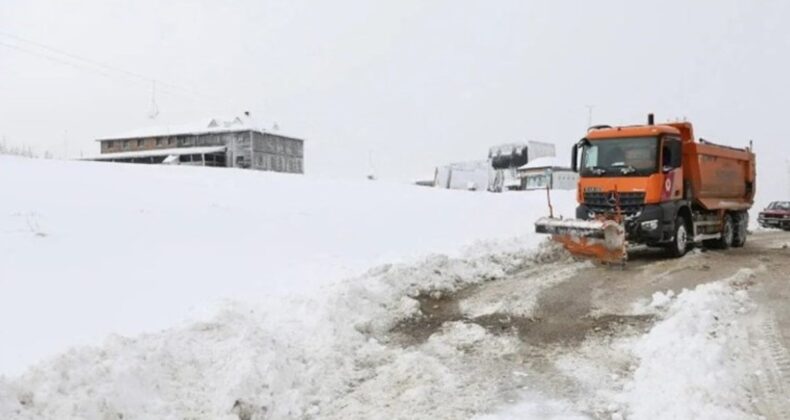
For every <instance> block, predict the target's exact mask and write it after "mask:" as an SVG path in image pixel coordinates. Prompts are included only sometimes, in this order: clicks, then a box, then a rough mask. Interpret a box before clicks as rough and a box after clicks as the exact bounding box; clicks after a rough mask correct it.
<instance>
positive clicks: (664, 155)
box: [661, 137, 681, 172]
mask: <svg viewBox="0 0 790 420" xmlns="http://www.w3.org/2000/svg"><path fill="white" fill-rule="evenodd" d="M680 159H681V146H680V140H678V139H676V138H672V137H667V138H665V139H664V145H663V146H662V147H661V167H662V169H663V170H664V171H665V172H666V171H671V170H672V169H675V168H679V167H680V164H681V160H680Z"/></svg>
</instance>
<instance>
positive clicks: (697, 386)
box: [623, 269, 758, 419]
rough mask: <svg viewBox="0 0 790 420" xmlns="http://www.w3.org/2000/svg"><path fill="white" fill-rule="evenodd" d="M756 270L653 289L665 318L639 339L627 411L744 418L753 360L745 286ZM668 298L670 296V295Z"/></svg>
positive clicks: (639, 416)
mask: <svg viewBox="0 0 790 420" xmlns="http://www.w3.org/2000/svg"><path fill="white" fill-rule="evenodd" d="M752 276H753V272H752V271H751V270H749V269H742V270H740V271H739V272H738V273H737V274H736V275H735V276H733V277H732V278H729V279H726V280H723V281H719V282H716V283H709V284H704V285H700V286H698V287H697V288H696V289H694V290H692V291H688V290H685V291H683V292H681V293H680V294H678V295H677V297H676V298H674V299H672V295H670V294H667V295H663V296H661V295H655V296H654V297H653V304H654V305H655V306H658V307H663V306H666V307H667V309H666V315H665V318H664V319H663V320H662V321H660V322H659V323H657V324H656V325H655V326H654V327H653V328H652V329H651V330H650V332H649V333H647V334H646V335H645V336H643V337H641V338H639V339H638V341H637V342H636V343H635V344H634V346H633V352H634V354H635V355H636V357H637V358H638V360H639V365H638V367H637V368H636V370H635V372H634V374H633V378H632V380H631V381H630V383H628V384H627V385H626V388H625V394H624V401H623V403H624V404H625V405H626V406H627V407H628V411H629V412H630V415H629V416H628V417H629V418H633V419H655V418H667V419H670V418H673V419H674V418H688V419H691V418H694V419H741V418H748V417H750V416H751V415H752V414H751V413H752V409H751V408H750V400H749V383H750V378H752V376H753V374H754V372H756V371H757V370H758V367H757V365H758V362H757V361H756V358H755V356H754V355H753V350H751V349H750V346H749V338H748V332H749V328H750V324H749V323H748V320H747V317H746V315H747V314H748V313H750V312H751V311H753V310H754V306H753V304H752V303H751V302H750V300H749V298H748V296H747V293H746V291H745V290H744V288H745V287H746V286H747V285H748V282H749V279H750V278H751V277H752ZM670 300H671V302H670Z"/></svg>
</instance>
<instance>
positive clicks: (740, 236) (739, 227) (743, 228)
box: [732, 211, 749, 248]
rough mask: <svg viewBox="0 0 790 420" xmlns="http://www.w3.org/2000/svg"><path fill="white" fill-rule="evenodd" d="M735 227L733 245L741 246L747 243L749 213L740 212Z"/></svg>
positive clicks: (736, 217)
mask: <svg viewBox="0 0 790 420" xmlns="http://www.w3.org/2000/svg"><path fill="white" fill-rule="evenodd" d="M734 219H735V220H734V224H735V229H734V230H733V236H732V246H733V247H735V248H740V247H742V246H744V245H745V244H746V235H747V230H748V227H749V213H747V212H745V211H742V212H738V213H737V214H736V215H735V218H734Z"/></svg>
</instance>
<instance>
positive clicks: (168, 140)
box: [167, 137, 176, 146]
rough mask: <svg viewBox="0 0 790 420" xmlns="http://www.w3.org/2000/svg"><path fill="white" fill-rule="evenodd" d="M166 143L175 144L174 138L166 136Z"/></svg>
mask: <svg viewBox="0 0 790 420" xmlns="http://www.w3.org/2000/svg"><path fill="white" fill-rule="evenodd" d="M167 144H168V146H172V145H174V144H176V139H174V138H173V137H168V138H167Z"/></svg>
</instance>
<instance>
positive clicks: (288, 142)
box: [88, 113, 304, 174]
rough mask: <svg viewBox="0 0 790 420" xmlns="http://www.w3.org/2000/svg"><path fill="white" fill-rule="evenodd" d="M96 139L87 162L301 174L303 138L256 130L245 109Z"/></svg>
mask: <svg viewBox="0 0 790 420" xmlns="http://www.w3.org/2000/svg"><path fill="white" fill-rule="evenodd" d="M96 141H98V142H99V144H100V150H101V154H99V155H98V156H95V157H92V158H89V159H88V160H95V161H106V162H126V163H148V164H172V165H193V166H219V167H232V168H247V169H257V170H261V171H275V172H288V173H297V174H301V173H304V140H302V139H298V138H295V137H290V136H285V135H282V134H279V133H278V132H277V131H275V130H265V129H262V128H259V127H258V126H257V125H256V124H254V123H252V120H251V119H250V117H249V113H245V115H244V116H243V117H236V118H233V119H230V120H223V119H219V118H214V119H211V120H209V121H207V122H202V123H197V124H187V125H181V126H164V127H152V128H146V129H140V130H136V131H132V132H129V133H124V134H120V135H116V136H110V137H105V138H100V139H97V140H96Z"/></svg>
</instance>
